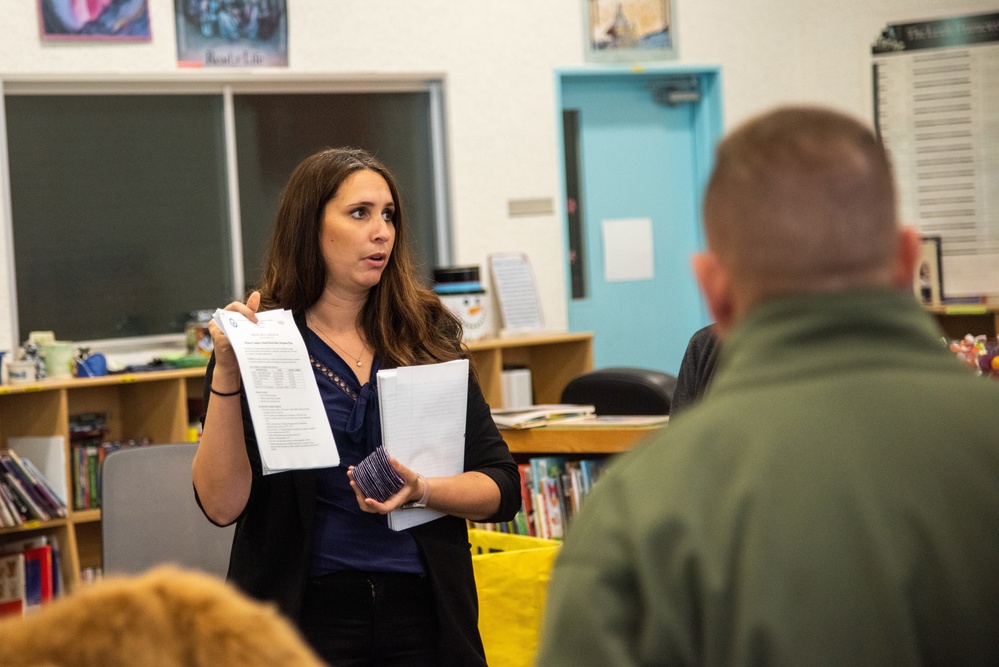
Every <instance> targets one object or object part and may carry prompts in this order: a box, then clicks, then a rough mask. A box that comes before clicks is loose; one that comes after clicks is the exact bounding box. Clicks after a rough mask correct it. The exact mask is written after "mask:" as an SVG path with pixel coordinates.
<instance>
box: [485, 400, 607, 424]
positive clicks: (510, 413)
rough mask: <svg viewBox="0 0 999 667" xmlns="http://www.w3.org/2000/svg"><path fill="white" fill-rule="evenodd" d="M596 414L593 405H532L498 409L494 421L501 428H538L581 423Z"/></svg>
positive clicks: (494, 411)
mask: <svg viewBox="0 0 999 667" xmlns="http://www.w3.org/2000/svg"><path fill="white" fill-rule="evenodd" d="M595 414H596V409H595V408H594V407H593V406H592V405H573V404H567V403H553V404H547V405H530V406H528V407H526V408H514V409H504V408H496V409H494V410H493V411H492V415H493V421H494V422H496V425H497V426H499V427H500V428H537V427H538V426H548V425H549V424H554V423H562V422H571V421H579V420H582V419H586V418H588V417H592V416H594V415H595Z"/></svg>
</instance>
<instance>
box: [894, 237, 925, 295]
mask: <svg viewBox="0 0 999 667" xmlns="http://www.w3.org/2000/svg"><path fill="white" fill-rule="evenodd" d="M921 243H922V239H921V237H920V235H919V231H918V230H916V228H915V227H899V230H898V251H897V254H896V257H895V277H894V283H895V287H897V288H899V289H910V290H911V289H912V279H913V276H914V275H915V272H916V264H917V263H918V262H919V246H920V244H921Z"/></svg>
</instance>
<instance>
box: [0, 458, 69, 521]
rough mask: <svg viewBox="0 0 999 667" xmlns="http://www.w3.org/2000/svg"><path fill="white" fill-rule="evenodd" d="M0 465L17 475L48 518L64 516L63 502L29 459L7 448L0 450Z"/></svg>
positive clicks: (64, 507) (64, 506)
mask: <svg viewBox="0 0 999 667" xmlns="http://www.w3.org/2000/svg"><path fill="white" fill-rule="evenodd" d="M0 466H3V467H4V469H5V470H7V471H10V472H11V473H13V474H14V476H15V477H17V479H18V480H19V481H20V482H21V484H22V486H23V487H24V488H25V490H26V491H27V492H28V493H29V494H30V495H31V497H32V499H33V500H34V501H35V503H36V504H37V505H38V507H40V508H41V509H42V510H44V512H45V513H46V514H48V515H49V517H50V518H52V517H64V516H66V505H65V503H63V502H62V501H61V500H60V499H59V498H58V497H57V496H56V494H55V492H54V490H53V489H52V485H51V484H49V482H48V480H46V479H45V476H44V475H42V474H41V472H39V471H38V469H37V468H36V467H35V466H34V464H32V463H31V460H30V459H26V458H22V457H21V456H19V455H18V453H17V452H16V451H15V450H14V449H7V450H6V451H2V452H0Z"/></svg>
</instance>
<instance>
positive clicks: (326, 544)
mask: <svg viewBox="0 0 999 667" xmlns="http://www.w3.org/2000/svg"><path fill="white" fill-rule="evenodd" d="M305 347H306V349H308V351H309V360H310V361H311V362H312V369H313V371H314V372H315V374H316V383H317V384H318V385H319V395H320V396H321V397H322V399H323V404H324V405H325V407H326V414H327V416H328V417H329V420H330V427H331V428H332V429H333V439H334V440H335V441H336V448H337V452H339V454H340V465H339V466H337V467H335V468H324V469H322V470H320V471H318V473H319V474H318V480H317V497H316V519H315V539H314V540H313V551H312V562H311V567H310V570H311V572H310V573H311V575H312V576H313V577H317V576H321V575H323V574H329V573H330V572H336V571H338V570H364V571H367V572H418V573H422V572H423V562H422V560H421V559H420V553H419V550H418V549H417V546H416V542H415V541H414V540H413V538H412V537H411V536H410V534H409V533H408V532H406V531H395V530H392V529H391V528H389V527H388V518H387V517H386V516H384V515H381V514H371V513H368V512H363V511H361V508H360V507H358V506H357V498H356V497H355V496H354V490H353V489H352V488H350V480H349V479H348V478H347V468H348V467H349V466H356V465H357V464H358V463H360V462H361V461H362V460H363V459H364V457H366V456H367V455H368V454H370V453H371V452H373V451H374V450H375V449H376V448H377V447H379V446H381V444H382V427H381V420H380V419H379V413H378V390H377V373H378V370H379V369H380V368H381V360H379V359H377V358H376V359H375V360H374V361H373V363H372V365H371V379H370V380H369V381H368V383H367V384H365V385H364V386H363V387H362V386H361V385H360V383H359V382H358V380H357V376H355V375H354V371H353V369H352V368H351V367H350V365H349V364H347V363H346V362H345V361H344V360H343V359H341V358H340V357H339V355H337V353H336V352H334V351H333V350H332V349H331V348H330V347H329V346H328V345H327V344H326V343H325V342H324V341H323V340H322V339H321V338H320V337H319V336H317V335H316V333H315V332H314V331H312V330H311V329H309V330H308V333H307V334H306V337H305Z"/></svg>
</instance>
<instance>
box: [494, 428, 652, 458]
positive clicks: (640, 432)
mask: <svg viewBox="0 0 999 667" xmlns="http://www.w3.org/2000/svg"><path fill="white" fill-rule="evenodd" d="M663 428H665V424H660V425H657V426H625V427H607V428H601V427H595V426H587V427H577V428H573V427H572V426H571V425H569V424H566V425H563V426H557V427H551V426H541V427H539V428H528V429H500V435H502V436H503V439H504V440H506V444H507V446H508V447H509V448H510V451H511V452H512V453H514V454H551V455H555V456H558V455H561V454H616V453H618V452H624V451H627V450H629V449H631V448H632V446H634V445H635V443H637V442H638V441H640V440H642V439H643V438H645V437H647V436H650V435H652V434H653V433H657V432H658V431H660V430H661V429H663Z"/></svg>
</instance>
